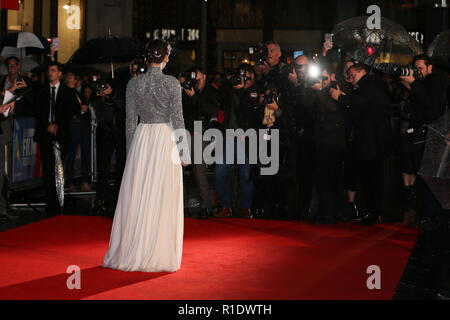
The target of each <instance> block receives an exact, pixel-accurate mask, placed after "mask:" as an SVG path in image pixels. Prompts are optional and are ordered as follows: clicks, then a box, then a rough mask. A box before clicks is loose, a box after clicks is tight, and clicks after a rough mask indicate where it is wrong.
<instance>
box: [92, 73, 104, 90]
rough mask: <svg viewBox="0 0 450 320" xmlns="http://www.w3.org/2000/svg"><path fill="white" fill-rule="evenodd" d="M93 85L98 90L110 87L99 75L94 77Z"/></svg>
mask: <svg viewBox="0 0 450 320" xmlns="http://www.w3.org/2000/svg"><path fill="white" fill-rule="evenodd" d="M92 85H93V86H94V88H95V90H97V92H102V91H105V90H106V89H108V83H107V82H106V81H104V80H102V79H101V78H100V77H99V76H93V77H92Z"/></svg>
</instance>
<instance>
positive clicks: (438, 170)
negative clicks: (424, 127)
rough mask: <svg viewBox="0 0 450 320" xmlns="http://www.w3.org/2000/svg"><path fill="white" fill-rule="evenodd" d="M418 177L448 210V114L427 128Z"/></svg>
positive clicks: (449, 123)
mask: <svg viewBox="0 0 450 320" xmlns="http://www.w3.org/2000/svg"><path fill="white" fill-rule="evenodd" d="M419 175H420V176H421V177H422V178H423V179H424V180H425V182H426V183H427V184H428V186H429V187H430V189H431V191H432V192H433V193H434V195H435V196H436V198H437V199H438V201H439V202H440V203H441V205H442V207H443V208H444V209H450V113H447V114H445V115H444V116H443V117H442V118H440V119H439V120H437V121H436V122H434V123H433V124H431V125H429V126H428V135H427V141H426V145H425V152H424V156H423V159H422V166H421V169H420V171H419Z"/></svg>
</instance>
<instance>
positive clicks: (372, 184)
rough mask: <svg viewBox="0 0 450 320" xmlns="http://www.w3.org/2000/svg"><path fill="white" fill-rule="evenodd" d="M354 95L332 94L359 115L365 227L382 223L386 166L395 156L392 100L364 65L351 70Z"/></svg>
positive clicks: (358, 148)
mask: <svg viewBox="0 0 450 320" xmlns="http://www.w3.org/2000/svg"><path fill="white" fill-rule="evenodd" d="M347 72H348V76H349V78H350V80H351V82H352V86H353V87H354V88H355V89H356V90H355V91H354V92H353V93H351V94H345V93H344V92H343V91H342V90H340V88H339V86H338V87H337V89H334V88H331V89H330V93H331V96H332V98H333V99H334V100H336V101H337V102H338V103H339V104H340V105H341V106H342V107H348V108H352V109H354V110H355V111H357V112H356V114H357V116H356V117H357V118H356V120H355V128H354V130H355V131H354V132H355V133H354V148H355V157H356V163H355V165H356V166H357V167H358V175H359V177H360V178H361V180H362V181H361V184H362V186H363V190H364V194H365V198H366V202H367V210H368V213H367V215H366V216H365V217H364V218H363V219H362V220H361V223H362V224H375V223H380V222H381V216H380V214H381V195H382V191H383V171H382V169H383V164H384V161H385V160H386V159H387V158H388V157H389V156H391V155H392V154H393V132H392V126H391V120H390V98H389V92H388V89H387V86H386V84H385V82H384V81H383V80H381V79H380V78H378V77H377V76H375V75H369V73H368V70H367V69H366V67H365V66H364V65H362V64H355V65H353V66H351V67H350V68H349V69H348V71H347Z"/></svg>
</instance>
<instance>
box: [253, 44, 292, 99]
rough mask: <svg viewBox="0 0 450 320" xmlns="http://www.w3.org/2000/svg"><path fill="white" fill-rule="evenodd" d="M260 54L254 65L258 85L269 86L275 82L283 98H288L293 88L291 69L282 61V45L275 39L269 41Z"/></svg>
mask: <svg viewBox="0 0 450 320" xmlns="http://www.w3.org/2000/svg"><path fill="white" fill-rule="evenodd" d="M259 55H260V56H259V57H258V59H257V61H256V65H255V67H254V70H255V76H256V80H257V82H258V86H259V87H263V88H267V86H268V85H269V84H271V83H273V84H275V86H276V88H277V90H278V92H279V94H280V95H281V96H283V99H287V97H288V96H289V95H290V93H291V90H292V84H291V83H290V81H289V73H290V72H291V69H290V66H288V65H287V64H286V63H285V62H283V61H282V52H281V47H280V45H279V44H278V43H277V42H275V41H268V42H266V44H265V48H264V49H263V52H262V53H260V54H259Z"/></svg>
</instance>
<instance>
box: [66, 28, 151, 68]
mask: <svg viewBox="0 0 450 320" xmlns="http://www.w3.org/2000/svg"><path fill="white" fill-rule="evenodd" d="M142 53H143V47H142V45H141V43H140V42H139V41H137V40H135V39H133V38H128V37H117V36H114V35H109V36H106V37H99V38H95V39H92V40H89V41H87V42H86V43H85V44H84V45H83V46H81V47H80V48H79V49H78V50H77V51H76V52H75V53H74V54H73V55H72V57H71V58H70V59H69V63H70V64H80V65H83V64H100V63H120V62H129V61H131V60H133V59H134V58H136V57H137V56H138V55H140V54H142Z"/></svg>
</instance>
